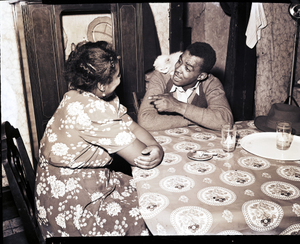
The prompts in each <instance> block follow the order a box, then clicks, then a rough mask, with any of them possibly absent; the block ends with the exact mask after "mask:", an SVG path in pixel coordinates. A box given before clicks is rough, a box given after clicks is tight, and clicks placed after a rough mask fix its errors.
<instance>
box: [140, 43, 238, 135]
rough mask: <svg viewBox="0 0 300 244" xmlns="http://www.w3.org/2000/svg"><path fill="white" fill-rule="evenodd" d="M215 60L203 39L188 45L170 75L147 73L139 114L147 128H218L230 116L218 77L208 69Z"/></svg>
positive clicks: (141, 122)
mask: <svg viewBox="0 0 300 244" xmlns="http://www.w3.org/2000/svg"><path fill="white" fill-rule="evenodd" d="M215 62H216V53H215V51H214V50H213V48H212V47H211V46H210V45H209V44H207V43H203V42H196V43H193V44H191V45H190V46H188V47H187V49H186V50H185V52H184V53H183V54H182V55H181V56H180V57H179V60H178V61H177V63H176V64H175V71H174V74H173V75H170V74H163V73H160V72H158V71H156V70H154V71H153V72H151V73H150V74H149V75H146V81H148V82H149V84H148V88H147V91H146V94H145V96H144V99H143V101H142V103H141V106H140V109H139V113H138V123H139V125H141V126H142V127H144V128H145V129H146V130H150V131H151V130H165V129H171V128H175V127H183V126H188V125H190V124H198V125H200V126H203V127H206V128H209V129H213V130H221V126H222V124H225V123H233V116H232V112H231V109H230V106H229V104H228V101H227V99H226V96H225V92H224V89H223V85H222V83H221V82H220V80H219V79H218V78H216V77H214V76H213V75H212V74H210V73H209V72H210V71H211V69H212V68H213V66H214V65H215Z"/></svg>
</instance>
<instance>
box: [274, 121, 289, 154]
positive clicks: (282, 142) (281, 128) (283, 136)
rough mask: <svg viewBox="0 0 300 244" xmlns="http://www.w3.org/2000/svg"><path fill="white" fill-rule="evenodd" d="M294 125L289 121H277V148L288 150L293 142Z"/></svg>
mask: <svg viewBox="0 0 300 244" xmlns="http://www.w3.org/2000/svg"><path fill="white" fill-rule="evenodd" d="M291 132H292V125H291V123H290V122H287V121H278V122H277V123H276V148H277V149H280V150H287V149H289V148H290V146H291V143H292V134H291Z"/></svg>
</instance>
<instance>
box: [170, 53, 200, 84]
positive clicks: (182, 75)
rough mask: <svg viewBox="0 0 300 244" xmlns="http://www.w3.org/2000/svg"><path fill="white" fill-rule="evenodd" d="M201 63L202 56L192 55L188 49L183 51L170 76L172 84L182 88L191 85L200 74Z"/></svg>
mask: <svg viewBox="0 0 300 244" xmlns="http://www.w3.org/2000/svg"><path fill="white" fill-rule="evenodd" d="M202 64H203V59H202V58H200V57H197V56H193V55H191V54H190V52H189V51H185V52H184V53H183V54H182V55H181V56H180V57H179V59H178V61H177V63H176V64H175V71H174V75H173V77H172V80H173V84H174V85H176V86H182V88H183V89H184V90H187V89H188V88H191V87H193V86H194V85H195V84H196V82H197V78H198V76H199V75H200V74H201V66H202Z"/></svg>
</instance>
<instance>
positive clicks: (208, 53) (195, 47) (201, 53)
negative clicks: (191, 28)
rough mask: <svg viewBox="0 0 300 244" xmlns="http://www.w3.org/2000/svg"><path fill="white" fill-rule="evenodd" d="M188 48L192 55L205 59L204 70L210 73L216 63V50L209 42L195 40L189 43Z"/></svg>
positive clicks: (202, 68) (202, 69)
mask: <svg viewBox="0 0 300 244" xmlns="http://www.w3.org/2000/svg"><path fill="white" fill-rule="evenodd" d="M186 50H188V51H189V52H190V54H191V55H193V56H197V57H199V58H202V59H203V64H202V67H201V71H202V72H206V73H209V72H210V71H211V69H212V68H213V67H214V65H215V63H216V52H215V50H214V49H213V48H212V47H211V46H210V45H209V44H208V43H206V42H195V43H192V44H191V45H189V46H188V47H187V48H186Z"/></svg>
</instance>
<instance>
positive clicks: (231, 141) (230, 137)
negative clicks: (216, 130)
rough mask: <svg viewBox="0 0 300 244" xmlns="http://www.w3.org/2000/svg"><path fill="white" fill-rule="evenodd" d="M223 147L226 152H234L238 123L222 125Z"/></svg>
mask: <svg viewBox="0 0 300 244" xmlns="http://www.w3.org/2000/svg"><path fill="white" fill-rule="evenodd" d="M221 133H222V148H223V151H224V152H233V151H234V149H235V144H236V125H231V124H225V125H223V126H222V130H221Z"/></svg>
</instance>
